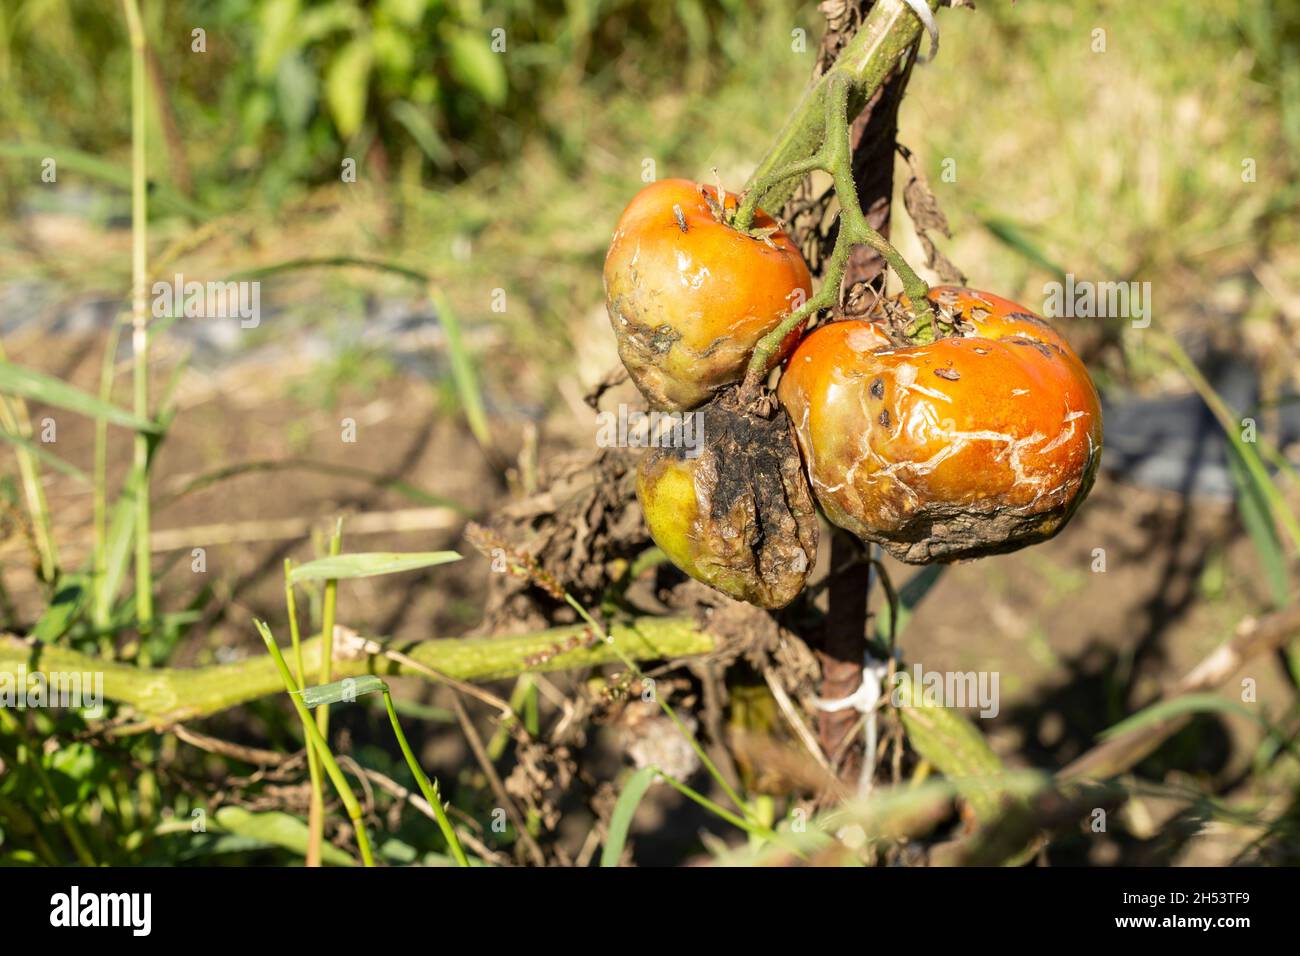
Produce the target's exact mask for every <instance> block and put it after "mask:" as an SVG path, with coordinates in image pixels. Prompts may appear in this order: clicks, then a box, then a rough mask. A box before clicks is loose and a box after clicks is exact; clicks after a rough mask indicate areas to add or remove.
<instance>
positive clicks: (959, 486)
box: [778, 287, 1102, 564]
mask: <svg viewBox="0 0 1300 956" xmlns="http://www.w3.org/2000/svg"><path fill="white" fill-rule="evenodd" d="M929 297H930V299H931V300H932V301H933V302H934V303H935V304H936V305H937V306H938V307H939V311H940V313H941V317H942V319H943V320H944V321H945V322H946V323H947V324H948V328H949V329H950V331H951V334H950V335H946V336H944V337H941V338H938V339H936V340H935V341H934V342H931V343H929V344H925V345H913V344H909V343H908V342H906V341H905V340H903V339H901V338H900V337H899V335H898V334H897V333H894V332H892V330H891V328H890V325H889V323H888V322H887V321H882V320H845V321H840V322H832V323H830V324H828V325H825V326H823V327H821V328H819V329H817V330H815V331H814V332H813V333H812V334H811V335H809V336H808V337H807V338H805V339H804V340H803V342H801V343H800V345H799V347H798V348H797V349H796V350H795V352H794V354H793V355H792V356H791V357H790V359H789V362H788V363H787V366H786V369H785V371H784V373H783V375H782V377H781V382H780V385H779V388H778V394H779V396H780V398H781V402H782V404H783V405H784V406H785V409H786V413H787V414H788V415H789V416H790V420H791V423H792V425H793V426H794V429H795V434H796V436H797V438H798V442H799V447H800V450H801V451H802V453H803V458H804V464H805V466H806V468H807V470H808V477H809V479H810V481H811V484H812V488H813V494H814V495H815V496H816V498H817V500H818V502H819V503H820V504H821V506H822V509H823V510H824V511H825V513H826V516H827V518H829V519H830V520H831V521H832V522H834V523H835V524H837V525H839V526H840V527H842V528H845V529H847V530H849V531H851V532H853V533H854V534H856V535H858V536H859V537H861V538H863V539H866V540H869V541H875V542H878V543H879V544H880V545H881V546H882V547H884V548H885V550H886V551H888V552H889V553H890V554H892V555H893V556H895V557H897V558H899V559H901V560H903V561H908V562H911V563H915V564H923V563H927V562H930V561H951V560H957V559H961V558H970V557H978V556H980V555H984V554H995V553H998V552H1003V551H1012V550H1015V549H1016V548H1020V547H1023V546H1025V545H1027V544H1032V543H1034V542H1036V541H1041V540H1044V539H1046V538H1049V537H1051V536H1052V535H1054V534H1055V533H1056V532H1058V531H1059V530H1060V529H1061V528H1062V527H1063V526H1064V525H1065V523H1066V522H1067V521H1068V520H1069V518H1070V516H1071V515H1072V514H1073V513H1074V510H1075V509H1076V508H1077V507H1078V505H1079V503H1080V502H1081V501H1082V500H1083V498H1084V497H1085V496H1086V495H1087V493H1088V490H1089V489H1090V488H1091V486H1092V482H1093V479H1094V477H1095V475H1096V470H1097V465H1098V463H1099V461H1100V458H1101V446H1102V421H1101V408H1100V405H1099V402H1098V398H1097V391H1096V388H1095V387H1094V386H1093V383H1092V379H1091V378H1090V377H1089V376H1088V372H1087V369H1086V368H1085V367H1084V365H1083V363H1082V362H1081V361H1080V360H1079V358H1078V356H1077V355H1075V353H1074V351H1073V350H1072V349H1071V348H1070V346H1069V345H1068V344H1067V343H1066V341H1065V339H1063V338H1062V337H1061V336H1060V335H1059V334H1057V333H1056V332H1055V331H1054V330H1053V329H1052V328H1051V327H1050V326H1049V325H1048V324H1047V323H1046V322H1045V321H1044V320H1043V319H1042V318H1040V317H1039V316H1037V315H1035V314H1034V313H1032V312H1030V311H1029V310H1028V309H1025V308H1023V307H1022V306H1019V305H1017V304H1015V303H1014V302H1011V301H1009V300H1007V299H1003V298H999V297H998V296H994V295H989V294H987V293H983V292H976V291H973V290H970V289H959V288H952V287H943V288H935V289H932V290H931V291H930V296H929ZM898 305H899V303H898V302H895V303H893V306H894V308H895V309H897V306H898ZM900 314H901V312H900Z"/></svg>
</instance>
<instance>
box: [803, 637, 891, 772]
mask: <svg viewBox="0 0 1300 956" xmlns="http://www.w3.org/2000/svg"><path fill="white" fill-rule="evenodd" d="M888 673H889V664H888V663H887V662H886V661H876V660H872V659H871V658H867V662H866V664H864V665H863V667H862V683H861V684H859V685H858V689H857V690H855V691H854V692H853V693H851V694H849V696H847V697H841V698H839V699H838V700H823V699H821V698H820V697H814V698H813V706H814V707H816V708H817V709H818V710H820V711H824V712H826V713H835V712H836V711H840V710H848V709H849V708H852V709H853V710H856V711H857V712H858V713H860V714H862V716H863V720H862V735H863V737H864V738H865V741H864V743H865V748H864V753H863V760H862V773H861V775H860V776H859V777H858V793H860V794H862V795H866V794H868V793H870V792H871V785H872V782H873V781H874V780H875V776H876V741H877V727H876V704H878V703H880V697H881V694H883V693H884V681H885V675H886V674H888Z"/></svg>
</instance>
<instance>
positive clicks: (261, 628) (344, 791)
mask: <svg viewBox="0 0 1300 956" xmlns="http://www.w3.org/2000/svg"><path fill="white" fill-rule="evenodd" d="M254 623H255V624H256V625H257V630H258V632H259V633H260V634H261V635H262V640H263V641H264V642H265V643H266V649H267V650H268V651H269V652H270V654H271V660H273V661H274V662H275V669H276V670H277V671H278V672H279V675H280V681H281V683H282V684H283V685H284V689H285V690H287V691H288V692H289V700H290V701H291V702H292V703H293V708H294V710H296V711H298V718H299V719H300V720H301V721H302V725H303V728H304V729H305V730H306V731H307V739H308V742H309V744H310V746H312V747H315V748H316V752H317V753H318V754H319V755H320V759H321V762H322V763H323V764H324V765H325V772H326V773H327V774H328V775H329V778H330V782H331V783H332V784H334V789H335V790H336V791H337V792H338V795H339V799H340V800H342V801H343V806H344V807H345V808H346V809H347V811H348V817H349V819H351V820H352V826H353V828H354V829H355V830H356V834H357V849H359V850H360V851H361V862H362V863H363V864H365V865H366V866H374V865H375V860H374V857H373V856H372V855H371V853H370V836H369V835H368V834H367V833H366V825H365V821H364V820H363V819H362V816H361V804H359V803H358V802H357V798H356V795H355V794H354V793H353V792H352V788H351V787H349V786H348V781H347V779H346V778H345V777H344V776H343V771H342V770H341V769H340V768H339V765H338V761H336V760H335V759H334V755H333V754H332V753H330V749H329V744H327V743H326V742H325V738H324V737H323V736H322V735H321V732H320V731H319V730H317V729H316V724H315V722H314V721H312V719H311V711H309V710H308V709H307V705H306V704H304V703H303V702H302V696H301V694H300V693H298V692H297V688H295V686H294V680H293V674H292V673H291V672H290V671H289V665H288V664H286V663H285V662H284V655H283V654H281V653H280V647H279V645H278V644H276V643H275V637H274V636H272V634H271V629H270V628H269V627H267V626H266V625H265V624H264V623H263V622H261V621H255V622H254Z"/></svg>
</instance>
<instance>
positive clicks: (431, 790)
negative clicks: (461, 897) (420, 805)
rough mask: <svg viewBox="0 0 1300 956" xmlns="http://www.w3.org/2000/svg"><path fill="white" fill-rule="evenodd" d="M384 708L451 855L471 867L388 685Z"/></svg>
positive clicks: (398, 743) (436, 785)
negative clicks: (417, 756) (413, 749)
mask: <svg viewBox="0 0 1300 956" xmlns="http://www.w3.org/2000/svg"><path fill="white" fill-rule="evenodd" d="M384 706H385V707H386V708H388V719H389V720H390V721H392V724H393V733H394V734H396V735H397V745H398V746H399V747H401V748H402V756H403V757H405V758H406V765H407V766H408V767H410V768H411V774H412V776H414V777H415V782H416V783H418V784H419V785H420V792H421V793H422V794H424V799H425V800H427V801H428V802H429V806H430V807H431V808H432V809H433V816H434V819H435V820H437V821H438V829H439V830H441V831H442V836H443V838H444V839H445V840H446V841H447V846H448V847H450V848H451V855H452V856H454V857H455V858H456V862H457V863H459V864H460V865H461V866H469V858H468V857H467V856H465V849H464V848H463V847H462V846H461V845H460V838H459V837H457V836H456V831H455V830H454V829H453V828H452V825H451V821H450V820H448V819H447V811H446V810H445V809H443V806H442V795H441V794H439V793H438V784H437V782H435V781H431V780H430V779H429V778H428V777H427V776H426V775H425V773H424V770H423V769H422V768H421V767H420V763H419V761H417V760H416V759H415V754H413V753H412V752H411V745H410V744H408V743H407V742H406V734H404V733H402V725H401V723H399V722H398V720H397V710H396V708H394V707H393V695H392V694H391V693H389V691H388V685H387V684H385V685H384Z"/></svg>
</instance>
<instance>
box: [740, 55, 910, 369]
mask: <svg viewBox="0 0 1300 956" xmlns="http://www.w3.org/2000/svg"><path fill="white" fill-rule="evenodd" d="M827 87H828V88H827V90H826V95H825V96H824V98H823V100H822V106H823V117H822V122H823V126H824V129H825V131H826V132H825V137H824V140H825V141H824V143H823V144H822V147H821V149H820V150H819V151H818V152H817V154H816V155H815V156H814V157H813V160H815V161H816V163H817V164H818V167H819V168H821V169H824V170H826V172H828V173H830V174H831V176H832V177H833V179H834V182H835V193H836V196H837V197H838V198H839V201H840V223H839V234H838V235H837V236H836V237H835V248H834V249H832V250H831V254H830V257H829V258H828V259H827V261H826V265H825V268H824V269H823V272H822V284H821V288H820V289H818V290H817V292H816V294H815V295H813V296H812V297H810V298H809V299H808V301H807V302H805V303H804V304H803V305H802V306H801V307H800V308H798V309H796V310H795V311H793V312H791V313H790V314H789V315H787V316H786V317H785V318H784V319H782V320H781V322H780V323H779V324H778V325H777V326H776V328H774V329H773V330H772V331H771V332H769V333H768V334H767V335H765V336H763V338H761V339H760V340H759V342H758V344H757V345H756V346H755V347H754V353H753V357H752V358H751V359H750V362H749V369H748V371H747V373H746V375H745V386H744V390H745V391H746V392H747V393H751V394H752V393H753V392H754V391H755V390H756V389H757V387H758V384H759V382H760V381H761V380H762V378H763V376H764V375H766V374H767V372H768V370H769V366H770V363H771V361H772V357H773V356H774V355H775V354H776V352H777V349H779V348H780V347H781V343H782V342H784V341H785V338H786V336H788V335H789V334H790V333H791V332H793V331H794V330H795V329H796V328H798V327H799V326H800V325H801V324H802V323H804V322H806V321H807V320H808V319H809V318H811V317H812V316H814V315H816V314H817V313H818V312H819V311H821V310H822V309H829V308H833V307H834V306H835V305H836V304H838V302H839V297H840V285H841V284H842V283H843V281H844V271H845V269H846V268H847V266H848V261H849V256H850V254H851V253H852V252H853V248H854V247H855V246H858V245H867V246H870V247H871V248H872V249H875V250H876V251H877V252H878V253H880V255H881V257H882V258H883V259H884V260H885V261H886V262H887V263H889V264H890V265H891V266H893V268H894V271H895V272H897V273H898V276H899V278H900V279H901V280H902V282H903V290H904V292H906V294H907V297H908V301H909V303H910V304H911V306H912V311H913V314H914V315H915V316H916V321H915V323H914V325H913V330H912V336H913V340H914V341H916V342H919V343H923V342H930V341H933V340H934V333H935V325H934V319H933V314H932V311H931V306H930V299H929V293H930V287H929V286H928V285H927V284H926V282H925V280H924V279H922V278H921V277H920V276H919V275H917V274H916V270H914V269H913V268H912V267H911V266H910V265H908V263H907V260H906V259H904V258H903V255H902V253H900V252H899V251H898V250H897V249H895V248H894V247H893V246H892V245H891V244H890V243H889V241H888V240H887V239H885V237H884V236H882V235H881V234H880V233H878V232H876V230H874V229H872V228H871V225H870V224H869V223H868V222H867V217H866V216H865V215H864V214H863V212H862V207H861V205H860V204H859V202H858V190H857V185H856V184H855V183H854V181H853V149H852V146H851V144H850V142H849V99H850V96H851V94H852V90H853V86H852V82H851V81H850V79H849V78H848V77H847V76H844V75H836V74H832V75H831V77H830V80H829V82H828V83H827ZM756 191H757V190H756Z"/></svg>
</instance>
